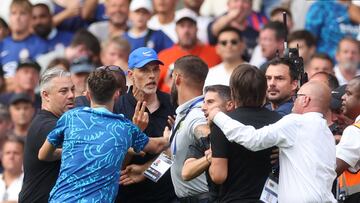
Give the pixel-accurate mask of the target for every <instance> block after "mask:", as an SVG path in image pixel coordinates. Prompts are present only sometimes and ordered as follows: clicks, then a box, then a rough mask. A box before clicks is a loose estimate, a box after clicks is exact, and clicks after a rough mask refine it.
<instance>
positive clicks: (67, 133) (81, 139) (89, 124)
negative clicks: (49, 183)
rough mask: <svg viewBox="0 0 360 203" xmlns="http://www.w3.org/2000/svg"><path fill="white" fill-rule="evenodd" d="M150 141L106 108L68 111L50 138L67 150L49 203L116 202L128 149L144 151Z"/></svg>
mask: <svg viewBox="0 0 360 203" xmlns="http://www.w3.org/2000/svg"><path fill="white" fill-rule="evenodd" d="M148 140H149V138H148V137H147V136H146V135H145V134H144V133H143V132H141V130H140V129H139V128H138V127H136V126H135V125H134V124H132V123H131V121H130V120H128V119H126V118H125V117H124V116H123V115H122V114H119V115H118V114H113V113H111V112H109V111H108V110H106V109H105V108H97V109H92V108H89V107H79V108H75V109H73V110H70V111H68V112H66V113H65V114H64V115H63V116H61V118H60V119H59V120H58V122H57V125H56V128H55V129H54V130H53V131H52V132H50V133H49V135H48V141H49V142H50V143H51V144H52V145H53V146H55V147H60V146H62V150H63V151H62V157H61V167H60V173H59V177H58V179H57V181H56V184H55V186H54V188H53V189H52V191H51V193H50V198H49V202H114V198H115V197H116V194H117V190H118V188H119V187H118V180H119V176H120V167H121V164H122V161H123V159H124V157H125V154H126V153H127V150H128V149H129V147H133V148H134V150H135V151H140V150H142V149H143V148H144V147H145V145H146V144H147V143H148Z"/></svg>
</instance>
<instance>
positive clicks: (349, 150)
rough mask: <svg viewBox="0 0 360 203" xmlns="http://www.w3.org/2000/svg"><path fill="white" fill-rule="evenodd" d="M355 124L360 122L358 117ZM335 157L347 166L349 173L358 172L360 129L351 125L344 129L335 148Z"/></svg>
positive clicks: (359, 168)
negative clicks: (348, 166)
mask: <svg viewBox="0 0 360 203" xmlns="http://www.w3.org/2000/svg"><path fill="white" fill-rule="evenodd" d="M355 122H360V115H359V116H358V117H357V118H356V120H355ZM336 157H337V158H339V159H341V160H343V161H345V162H346V163H347V164H349V165H350V166H351V167H350V168H349V170H350V171H352V172H354V173H356V172H357V171H358V170H360V128H357V127H355V126H353V125H350V126H348V127H346V128H345V130H344V132H343V134H342V136H341V140H340V143H339V144H338V145H337V146H336Z"/></svg>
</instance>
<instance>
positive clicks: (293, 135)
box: [214, 112, 336, 203]
mask: <svg viewBox="0 0 360 203" xmlns="http://www.w3.org/2000/svg"><path fill="white" fill-rule="evenodd" d="M214 123H215V124H216V125H217V126H219V127H220V129H221V130H222V131H223V132H224V134H225V136H226V137H227V139H228V140H229V141H231V142H236V143H238V144H241V145H243V146H244V147H246V148H247V149H249V150H252V151H258V150H262V149H266V148H269V147H272V146H277V147H279V150H280V155H279V160H280V177H279V191H278V201H279V203H283V202H284V203H288V202H292V203H300V202H301V203H302V202H304V203H305V202H306V203H308V202H336V200H335V198H334V196H333V194H332V193H331V187H332V184H333V181H334V180H335V178H336V172H335V167H336V158H335V153H336V152H335V140H334V137H333V135H332V133H331V131H330V129H329V128H328V126H327V123H326V120H325V119H324V118H323V116H322V114H320V113H316V112H310V113H305V114H289V115H287V116H284V117H283V118H282V119H281V120H279V121H278V122H276V123H274V124H272V125H269V126H265V127H263V128H260V129H258V130H256V129H255V128H254V127H252V126H245V125H243V124H241V123H240V122H238V121H236V120H233V119H231V118H230V117H229V116H227V115H225V114H224V113H221V112H220V113H218V114H217V115H216V116H215V118H214Z"/></svg>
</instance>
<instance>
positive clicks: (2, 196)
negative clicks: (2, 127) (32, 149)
mask: <svg viewBox="0 0 360 203" xmlns="http://www.w3.org/2000/svg"><path fill="white" fill-rule="evenodd" d="M23 157H24V141H23V140H22V139H21V138H19V137H15V136H14V137H9V138H8V139H7V140H5V142H4V144H3V145H2V155H1V161H2V165H3V167H4V172H3V173H2V174H0V202H17V201H18V196H19V192H20V190H21V186H22V182H23V178H24V173H23V170H22V163H23Z"/></svg>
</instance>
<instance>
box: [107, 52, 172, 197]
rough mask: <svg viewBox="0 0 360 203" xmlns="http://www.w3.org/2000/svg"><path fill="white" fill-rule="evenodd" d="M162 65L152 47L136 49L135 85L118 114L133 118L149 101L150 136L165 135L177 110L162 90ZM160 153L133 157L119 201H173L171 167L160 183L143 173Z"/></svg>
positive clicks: (131, 58)
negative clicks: (144, 102) (160, 80)
mask: <svg viewBox="0 0 360 203" xmlns="http://www.w3.org/2000/svg"><path fill="white" fill-rule="evenodd" d="M160 64H162V62H161V61H159V60H158V57H157V54H156V52H155V51H154V50H153V49H150V48H146V47H142V48H138V49H136V50H134V51H133V52H132V53H131V54H130V56H129V78H130V80H131V83H132V84H133V86H132V87H131V88H130V89H129V91H128V93H127V94H125V95H123V96H121V97H120V99H119V102H118V104H116V105H117V106H116V107H114V109H115V111H116V110H117V111H118V112H117V113H122V114H124V115H125V116H126V117H127V118H129V119H132V117H133V115H134V111H135V106H136V103H137V101H146V111H147V112H148V114H149V124H148V126H147V128H146V129H145V130H144V132H145V133H146V134H147V135H148V136H149V137H159V136H162V134H163V131H164V128H165V126H166V124H167V120H168V116H171V115H174V114H175V111H174V108H173V107H172V105H171V102H170V96H169V95H168V94H165V93H163V92H161V91H159V90H157V85H158V81H159V77H160ZM156 156H157V155H150V154H146V155H145V156H137V155H135V156H132V157H131V160H130V163H129V165H128V166H126V169H125V170H123V172H122V176H121V178H120V180H121V184H122V186H121V187H120V191H119V193H118V197H117V201H116V202H121V203H130V202H134V203H142V202H144V203H145V202H146V203H148V202H157V203H162V202H163V203H170V202H172V201H173V200H174V199H175V198H176V196H175V192H174V187H173V185H172V182H171V177H170V170H169V171H167V172H166V173H165V174H164V176H163V177H161V178H160V180H159V181H158V182H157V183H154V182H152V181H151V180H149V179H146V178H145V177H144V176H143V172H144V171H145V170H146V169H147V168H148V167H149V166H150V164H151V163H152V162H153V160H154V158H155V157H156Z"/></svg>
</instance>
